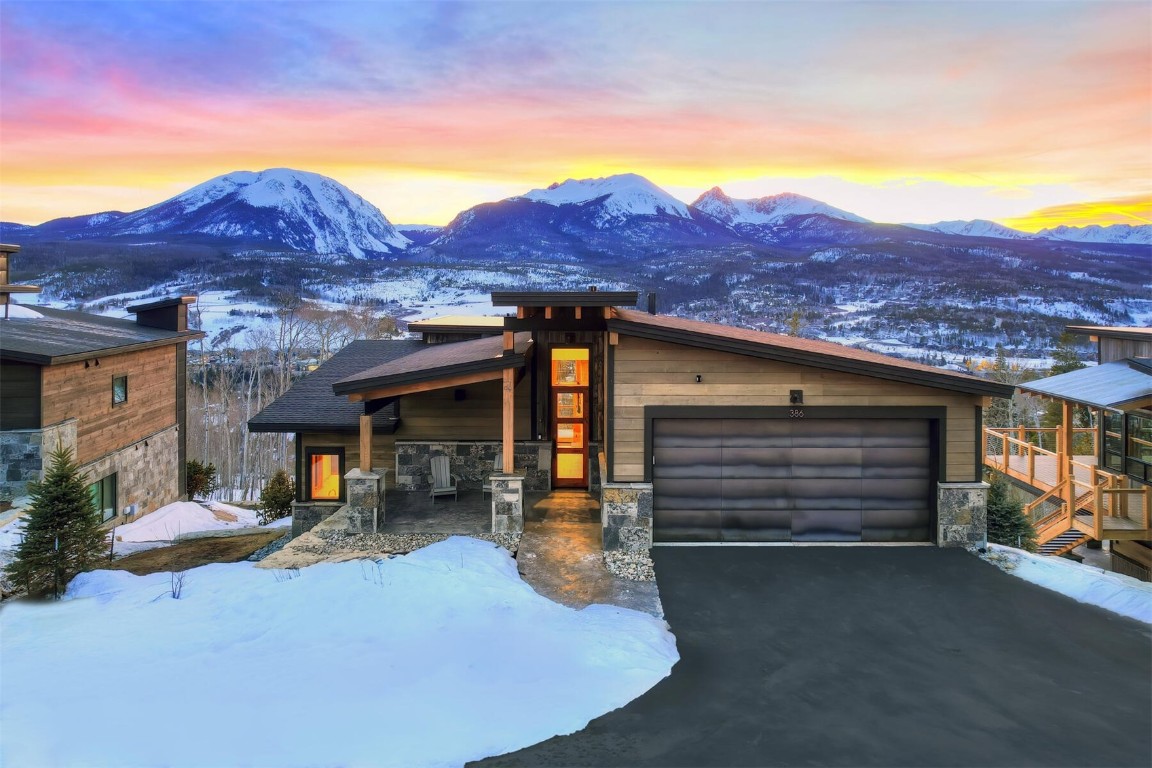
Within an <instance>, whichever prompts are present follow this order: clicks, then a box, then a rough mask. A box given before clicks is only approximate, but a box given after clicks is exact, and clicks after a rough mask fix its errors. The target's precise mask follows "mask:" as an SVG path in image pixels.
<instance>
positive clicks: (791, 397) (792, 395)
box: [788, 389, 804, 405]
mask: <svg viewBox="0 0 1152 768" xmlns="http://www.w3.org/2000/svg"><path fill="white" fill-rule="evenodd" d="M788 403H789V404H790V405H804V390H802V389H793V390H790V391H789V392H788Z"/></svg>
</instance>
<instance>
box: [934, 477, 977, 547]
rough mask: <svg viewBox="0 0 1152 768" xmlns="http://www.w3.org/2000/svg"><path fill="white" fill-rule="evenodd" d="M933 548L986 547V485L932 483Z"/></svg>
mask: <svg viewBox="0 0 1152 768" xmlns="http://www.w3.org/2000/svg"><path fill="white" fill-rule="evenodd" d="M936 545H937V546H940V547H967V548H969V549H976V548H981V547H986V546H988V483H937V484H936Z"/></svg>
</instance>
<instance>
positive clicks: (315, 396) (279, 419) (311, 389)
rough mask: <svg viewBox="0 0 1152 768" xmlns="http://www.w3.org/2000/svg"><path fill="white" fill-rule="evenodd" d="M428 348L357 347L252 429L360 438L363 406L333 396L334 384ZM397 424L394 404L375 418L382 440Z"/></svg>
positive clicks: (389, 342) (410, 342)
mask: <svg viewBox="0 0 1152 768" xmlns="http://www.w3.org/2000/svg"><path fill="white" fill-rule="evenodd" d="M425 348H426V347H425V345H424V343H423V342H421V341H419V340H417V339H383V340H376V341H363V340H361V341H353V342H352V343H351V344H349V345H348V346H346V347H344V348H343V349H341V350H340V351H339V352H337V353H336V354H335V355H333V356H332V357H330V358H329V359H328V360H327V361H326V362H324V364H323V365H321V366H320V367H319V368H317V369H316V370H314V371H312V372H311V373H309V374H308V375H307V376H305V377H304V378H302V379H300V380H299V381H297V382H296V383H295V384H293V385H292V387H291V388H290V389H289V390H288V391H287V392H285V393H284V394H283V395H281V396H280V397H278V398H276V400H275V401H273V402H272V403H271V404H270V405H269V406H268V407H267V408H265V409H264V410H262V411H260V413H258V414H256V415H255V416H254V417H252V418H251V419H249V420H248V429H249V430H250V431H252V432H316V431H323V432H357V431H359V429H360V415H361V414H362V413H364V406H363V405H362V404H360V403H352V402H349V401H348V398H346V397H341V396H340V395H337V394H334V393H333V392H332V382H334V381H337V380H339V379H342V378H344V377H345V376H349V375H351V374H354V373H357V372H359V371H363V370H364V369H366V368H372V367H375V366H378V365H381V364H383V363H386V362H388V361H390V360H397V359H400V358H402V357H404V356H406V355H411V354H413V353H415V352H418V351H420V350H422V349H425ZM396 424H397V413H396V407H395V404H394V403H393V404H390V405H388V406H385V407H384V408H382V409H380V410H379V411H377V412H376V413H375V414H374V415H373V416H372V430H373V431H374V432H376V433H378V434H390V433H391V432H393V431H395V429H396Z"/></svg>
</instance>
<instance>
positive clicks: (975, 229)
mask: <svg viewBox="0 0 1152 768" xmlns="http://www.w3.org/2000/svg"><path fill="white" fill-rule="evenodd" d="M903 226H905V227H911V228H912V229H919V230H923V231H925V232H939V233H941V234H944V235H962V236H964V237H996V238H1000V239H1002V240H1035V239H1036V237H1037V236H1036V235H1033V234H1030V233H1028V232H1021V231H1020V230H1018V229H1012V228H1011V227H1006V226H1004V225H1003V224H997V223H996V222H994V221H988V220H987V219H973V220H972V221H963V220H957V221H938V222H936V223H935V224H904V225H903Z"/></svg>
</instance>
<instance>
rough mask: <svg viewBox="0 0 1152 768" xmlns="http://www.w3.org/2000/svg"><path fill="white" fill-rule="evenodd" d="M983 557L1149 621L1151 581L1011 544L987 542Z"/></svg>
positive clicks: (1080, 597) (1151, 620)
mask: <svg viewBox="0 0 1152 768" xmlns="http://www.w3.org/2000/svg"><path fill="white" fill-rule="evenodd" d="M984 559H985V560H988V561H989V562H991V563H993V564H995V565H996V566H997V567H999V568H1000V569H1001V570H1003V571H1005V572H1007V573H1010V574H1012V575H1013V576H1017V577H1019V578H1021V579H1024V580H1025V581H1030V582H1032V583H1033V584H1038V585H1040V586H1041V587H1044V588H1046V589H1050V590H1052V591H1053V592H1059V593H1060V594H1062V595H1067V596H1068V597H1071V598H1072V599H1073V600H1079V601H1080V602H1082V603H1089V604H1090V605H1098V606H1100V607H1101V608H1104V609H1106V610H1109V611H1112V612H1113V613H1118V614H1120V615H1121V616H1128V617H1129V618H1133V619H1136V620H1138V621H1143V622H1144V623H1146V624H1152V584H1149V583H1147V582H1143V581H1138V580H1136V579H1133V578H1131V577H1129V576H1124V575H1122V574H1119V573H1111V572H1109V571H1105V570H1101V569H1100V568H1095V567H1093V566H1091V565H1084V564H1083V563H1074V562H1072V561H1071V560H1065V559H1063V558H1060V557H1042V556H1040V555H1034V554H1031V553H1029V552H1025V551H1024V550H1022V549H1016V548H1015V547H1005V546H1002V545H1000V544H989V545H988V551H987V554H986V555H985V556H984Z"/></svg>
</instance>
